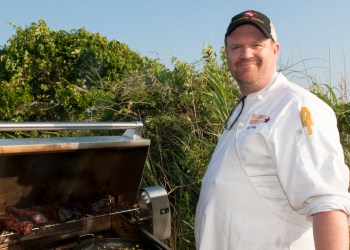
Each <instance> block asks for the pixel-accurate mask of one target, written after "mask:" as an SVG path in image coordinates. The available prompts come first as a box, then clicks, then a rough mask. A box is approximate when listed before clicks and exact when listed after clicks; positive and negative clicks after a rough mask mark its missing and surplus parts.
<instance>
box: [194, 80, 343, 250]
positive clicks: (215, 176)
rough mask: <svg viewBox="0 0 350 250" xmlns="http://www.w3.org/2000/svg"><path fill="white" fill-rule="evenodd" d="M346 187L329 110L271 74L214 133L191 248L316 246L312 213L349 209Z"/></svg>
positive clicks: (263, 249)
mask: <svg viewBox="0 0 350 250" xmlns="http://www.w3.org/2000/svg"><path fill="white" fill-rule="evenodd" d="M302 107H307V109H308V110H309V111H310V113H311V117H312V122H313V123H312V127H311V128H312V134H308V131H307V127H303V124H302V122H301V118H300V111H301V108H302ZM239 108H240V107H237V110H238V111H239ZM238 111H235V112H233V114H232V117H231V118H230V120H231V122H232V121H233V120H234V118H236V117H235V116H237V114H238ZM229 124H230V122H229ZM348 185H349V170H348V167H347V166H346V165H345V163H344V155H343V150H342V146H341V144H340V138H339V132H338V129H337V120H336V117H335V114H334V112H333V110H332V109H331V108H330V107H329V106H328V105H326V104H325V103H324V102H323V101H321V100H320V99H319V98H317V97H316V96H315V95H314V94H312V93H310V92H309V91H307V90H305V89H304V88H302V87H299V86H298V85H296V84H294V83H292V82H290V81H288V80H287V79H286V78H285V76H283V74H281V73H279V74H277V73H276V74H275V77H274V79H273V80H272V81H271V83H270V84H269V85H268V86H266V87H265V88H264V89H263V90H261V91H259V92H257V93H253V94H250V95H248V96H247V97H246V99H245V105H244V109H243V111H242V114H241V115H240V116H239V118H238V120H237V121H236V123H235V124H234V126H233V127H232V128H231V129H230V130H227V129H225V130H224V131H223V133H222V135H221V137H220V139H219V142H218V145H217V147H216V149H215V151H214V154H213V156H212V159H211V161H210V164H209V166H208V169H207V172H206V173H205V176H204V178H203V180H202V189H201V193H200V198H199V201H198V204H197V209H196V219H195V236H196V247H197V249H200V250H219V249H220V250H225V249H230V250H233V249H235V250H254V249H258V250H266V249H268V250H272V249H297V250H303V249H305V250H310V249H314V248H315V246H314V240H313V232H312V217H311V216H312V215H313V214H315V213H318V212H322V211H330V210H342V211H344V212H345V213H347V214H348V215H349V214H350V196H349V193H348Z"/></svg>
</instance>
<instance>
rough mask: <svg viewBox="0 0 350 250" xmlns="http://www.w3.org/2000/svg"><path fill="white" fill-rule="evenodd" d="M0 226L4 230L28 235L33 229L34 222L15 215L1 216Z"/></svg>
mask: <svg viewBox="0 0 350 250" xmlns="http://www.w3.org/2000/svg"><path fill="white" fill-rule="evenodd" d="M0 226H1V229H2V230H6V231H9V232H15V233H22V234H24V235H26V234H29V233H30V231H31V230H32V228H33V223H32V222H31V221H22V220H20V219H19V218H17V217H15V216H7V217H3V218H0Z"/></svg>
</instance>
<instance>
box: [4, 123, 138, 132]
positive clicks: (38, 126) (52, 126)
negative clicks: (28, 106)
mask: <svg viewBox="0 0 350 250" xmlns="http://www.w3.org/2000/svg"><path fill="white" fill-rule="evenodd" d="M142 127H143V123H142V122H140V121H135V122H0V131H38V130H49V131H55V130H105V129H106V130H121V129H135V130H139V129H140V128H142Z"/></svg>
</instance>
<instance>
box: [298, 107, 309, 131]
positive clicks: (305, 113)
mask: <svg viewBox="0 0 350 250" xmlns="http://www.w3.org/2000/svg"><path fill="white" fill-rule="evenodd" d="M300 118H301V123H302V124H303V127H306V128H307V133H308V135H312V127H311V126H312V118H311V113H310V110H309V109H308V108H307V107H302V108H301V111H300Z"/></svg>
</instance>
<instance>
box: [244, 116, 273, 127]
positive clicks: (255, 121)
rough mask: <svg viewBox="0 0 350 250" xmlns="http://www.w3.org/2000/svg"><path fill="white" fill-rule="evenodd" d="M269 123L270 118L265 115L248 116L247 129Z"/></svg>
mask: <svg viewBox="0 0 350 250" xmlns="http://www.w3.org/2000/svg"><path fill="white" fill-rule="evenodd" d="M269 121H270V116H267V115H258V114H252V115H251V116H250V120H249V122H248V124H249V125H248V127H247V129H255V128H257V126H258V125H260V124H262V123H268V122H269Z"/></svg>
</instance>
